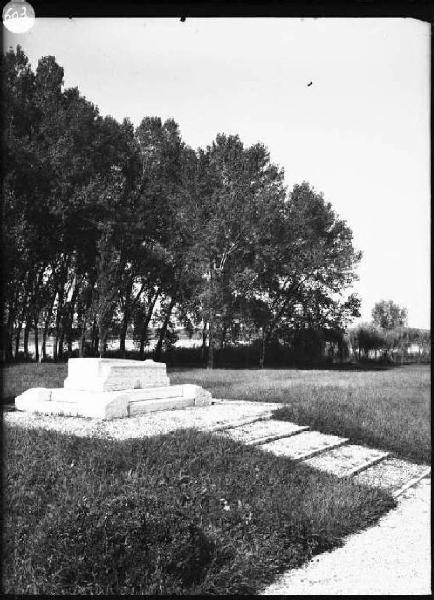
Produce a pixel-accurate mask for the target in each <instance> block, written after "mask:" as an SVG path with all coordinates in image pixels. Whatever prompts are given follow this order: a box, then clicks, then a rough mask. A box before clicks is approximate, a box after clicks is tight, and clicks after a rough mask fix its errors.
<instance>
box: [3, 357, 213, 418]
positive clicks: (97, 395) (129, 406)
mask: <svg viewBox="0 0 434 600" xmlns="http://www.w3.org/2000/svg"><path fill="white" fill-rule="evenodd" d="M211 400H212V398H211V394H210V393H209V392H208V391H207V390H205V389H204V388H202V387H200V386H199V385H193V384H190V383H187V384H182V385H170V381H169V378H168V376H167V373H166V364H165V363H159V362H154V361H153V360H145V361H139V360H125V359H124V360H122V359H113V358H70V359H69V360H68V376H67V378H66V379H65V382H64V386H63V388H52V389H49V388H31V389H29V390H26V391H25V392H24V393H23V394H21V396H17V397H16V398H15V408H16V409H18V410H23V411H27V412H32V413H40V414H46V415H65V416H74V417H94V418H99V419H115V418H117V417H129V416H134V415H139V414H143V413H148V412H153V411H157V410H170V409H174V408H185V407H187V406H208V405H210V404H211Z"/></svg>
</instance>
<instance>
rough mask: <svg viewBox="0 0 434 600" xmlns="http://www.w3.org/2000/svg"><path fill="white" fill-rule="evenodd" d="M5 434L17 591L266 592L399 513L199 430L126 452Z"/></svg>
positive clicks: (50, 436) (380, 500) (386, 503)
mask: <svg viewBox="0 0 434 600" xmlns="http://www.w3.org/2000/svg"><path fill="white" fill-rule="evenodd" d="M6 433H7V435H6V441H5V447H6V453H5V458H6V469H5V474H6V482H7V486H6V490H5V499H6V507H5V508H6V510H5V520H4V524H5V539H4V542H5V543H4V546H3V548H4V559H3V564H4V569H3V577H4V580H3V587H4V589H5V591H6V592H8V593H33V594H41V593H46V594H186V593H190V594H199V593H204V594H229V593H236V594H244V593H257V591H258V590H259V589H260V588H261V586H263V585H266V584H268V583H271V582H272V581H273V579H274V578H275V576H276V575H277V574H278V573H280V572H282V571H283V570H285V569H288V568H291V567H296V566H299V565H301V564H302V563H303V562H305V561H306V560H309V559H310V558H311V556H312V555H313V554H316V553H318V552H322V551H324V550H328V549H331V548H333V547H336V546H337V545H339V544H341V543H342V539H343V537H344V536H346V535H348V534H349V533H352V532H353V531H356V530H358V529H360V528H363V527H366V526H367V525H369V524H371V523H373V522H375V521H376V519H378V517H379V516H380V515H381V514H383V513H384V512H385V511H386V510H388V509H389V508H391V507H392V506H394V505H395V503H394V501H393V499H391V498H390V497H389V496H388V495H387V494H386V493H384V492H381V491H379V490H377V489H372V488H366V487H362V486H360V485H357V484H355V483H354V482H351V481H345V480H339V479H337V478H335V477H333V476H331V475H327V474H325V473H321V472H318V471H314V470H313V469H310V468H308V467H306V466H305V465H302V464H294V463H293V462H292V461H290V460H288V459H285V458H280V457H274V456H272V455H269V454H268V453H265V452H262V451H261V450H260V449H258V448H252V447H248V446H243V445H240V444H237V443H235V442H233V441H231V440H227V439H225V438H222V437H217V436H213V435H212V434H206V433H201V432H198V431H194V430H186V431H178V432H175V433H172V434H168V435H164V436H156V437H154V438H147V439H142V440H134V441H131V440H130V441H125V442H114V441H109V440H101V439H99V440H96V439H91V438H75V437H73V436H65V435H60V434H55V433H53V432H48V431H44V430H22V429H19V428H14V427H8V428H7V431H6Z"/></svg>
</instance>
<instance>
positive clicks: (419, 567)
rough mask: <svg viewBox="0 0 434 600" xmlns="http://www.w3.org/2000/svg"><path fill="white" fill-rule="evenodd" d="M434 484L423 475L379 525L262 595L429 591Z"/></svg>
mask: <svg viewBox="0 0 434 600" xmlns="http://www.w3.org/2000/svg"><path fill="white" fill-rule="evenodd" d="M430 487H431V479H428V478H427V479H423V480H422V481H421V482H420V483H419V484H418V485H417V486H416V487H414V488H412V489H410V490H408V491H407V492H405V493H404V494H403V495H402V496H401V497H400V500H399V504H398V506H397V508H396V509H394V510H392V511H391V512H389V513H388V514H387V515H385V516H384V517H383V518H382V519H381V520H380V521H379V523H378V524H377V525H376V526H374V527H372V528H370V529H367V530H365V531H362V532H361V533H357V534H355V535H352V536H350V537H349V538H348V539H347V542H346V543H345V545H344V546H343V547H342V548H338V549H337V550H334V551H332V552H330V553H325V554H321V555H319V556H317V557H315V558H314V559H312V560H311V561H310V562H309V563H308V564H307V565H305V566H304V567H302V568H301V569H295V570H292V571H288V572H287V573H285V574H284V575H283V576H282V577H281V578H280V579H279V580H278V581H277V582H276V583H274V584H273V585H271V586H269V587H268V588H266V589H265V590H264V591H263V592H262V594H260V595H289V596H293V595H300V596H306V595H331V596H340V595H362V594H365V595H377V594H378V595H388V596H391V595H392V596H393V595H401V594H402V595H411V596H414V595H422V594H431V559H430V550H431V543H430V541H431V540H430Z"/></svg>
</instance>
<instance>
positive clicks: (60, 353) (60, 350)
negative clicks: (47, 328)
mask: <svg viewBox="0 0 434 600" xmlns="http://www.w3.org/2000/svg"><path fill="white" fill-rule="evenodd" d="M64 339H65V331H64V328H63V327H62V329H61V331H60V337H59V348H58V350H57V360H62V359H63V341H64Z"/></svg>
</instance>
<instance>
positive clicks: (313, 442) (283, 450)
mask: <svg viewBox="0 0 434 600" xmlns="http://www.w3.org/2000/svg"><path fill="white" fill-rule="evenodd" d="M347 442H348V438H341V437H338V436H336V435H326V434H324V433H320V432H319V431H302V432H301V433H298V434H297V435H293V436H291V437H287V438H281V439H279V440H275V441H274V442H268V443H266V444H262V445H261V446H260V448H261V449H262V450H265V451H266V452H271V453H273V454H275V455H276V456H286V457H288V458H291V459H293V460H295V461H300V460H306V459H307V458H311V457H312V456H315V455H316V454H320V453H322V452H325V451H327V450H331V449H332V448H337V447H338V446H342V445H343V444H346V443H347Z"/></svg>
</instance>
